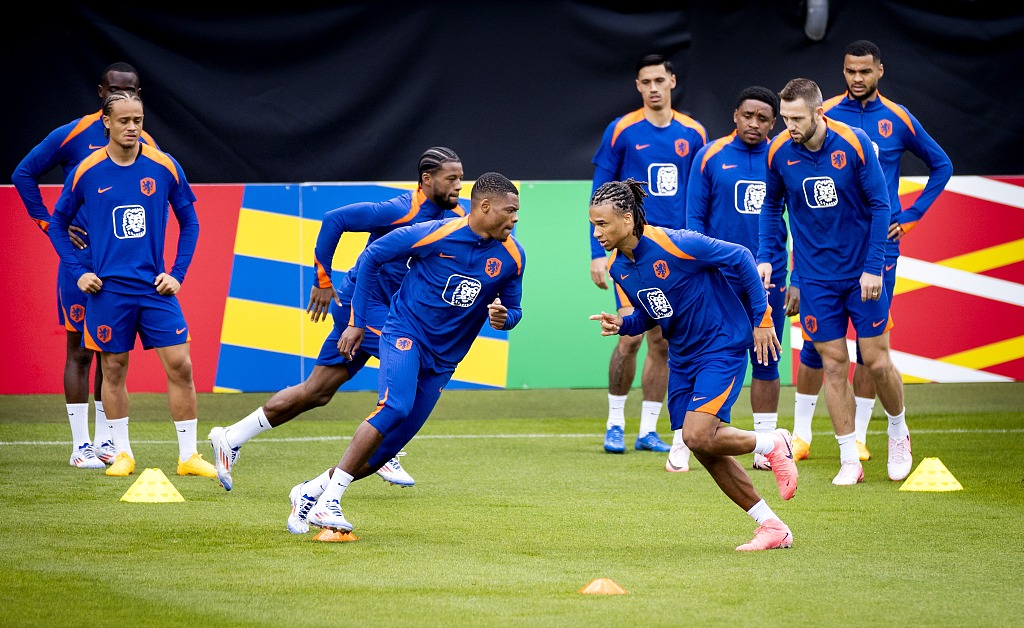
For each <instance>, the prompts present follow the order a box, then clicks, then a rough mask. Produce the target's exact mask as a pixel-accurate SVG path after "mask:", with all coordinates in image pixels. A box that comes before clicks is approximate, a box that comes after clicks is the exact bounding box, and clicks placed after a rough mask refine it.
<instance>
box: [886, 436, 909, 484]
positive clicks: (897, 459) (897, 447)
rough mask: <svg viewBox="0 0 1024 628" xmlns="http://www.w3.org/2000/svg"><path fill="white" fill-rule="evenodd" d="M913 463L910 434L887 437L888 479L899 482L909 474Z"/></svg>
mask: <svg viewBox="0 0 1024 628" xmlns="http://www.w3.org/2000/svg"><path fill="white" fill-rule="evenodd" d="M913 464H914V456H912V455H911V453H910V434H907V435H906V436H904V437H903V438H890V439H889V464H888V467H889V479H890V480H892V481H893V482H900V481H902V480H905V479H907V476H908V475H910V467H911V466H913Z"/></svg>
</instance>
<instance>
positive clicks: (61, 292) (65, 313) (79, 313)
mask: <svg viewBox="0 0 1024 628" xmlns="http://www.w3.org/2000/svg"><path fill="white" fill-rule="evenodd" d="M88 301H89V295H88V294H86V293H85V292H82V291H81V289H79V287H78V280H76V279H75V278H74V277H72V276H71V273H69V272H68V271H67V269H66V268H64V264H63V263H61V264H60V267H59V268H58V269H57V322H58V323H59V324H60V325H63V326H64V329H66V330H68V331H70V332H77V333H79V334H80V333H82V332H83V331H85V307H86V305H87V303H88Z"/></svg>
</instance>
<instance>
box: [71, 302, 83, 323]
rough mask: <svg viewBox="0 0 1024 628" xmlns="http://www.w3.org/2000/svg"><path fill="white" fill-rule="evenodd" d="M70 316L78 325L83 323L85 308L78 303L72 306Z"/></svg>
mask: <svg viewBox="0 0 1024 628" xmlns="http://www.w3.org/2000/svg"><path fill="white" fill-rule="evenodd" d="M70 316H71V320H73V321H75V322H76V323H81V322H82V321H83V320H85V306H84V305H80V304H78V303H76V304H75V305H72V306H71V314H70Z"/></svg>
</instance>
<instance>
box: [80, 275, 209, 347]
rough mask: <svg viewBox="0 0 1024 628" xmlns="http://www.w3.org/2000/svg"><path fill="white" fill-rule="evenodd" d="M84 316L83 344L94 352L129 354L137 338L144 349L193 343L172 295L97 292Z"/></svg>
mask: <svg viewBox="0 0 1024 628" xmlns="http://www.w3.org/2000/svg"><path fill="white" fill-rule="evenodd" d="M86 312H87V315H86V318H85V338H84V341H85V346H86V347H87V348H89V349H92V350H93V351H106V352H108V353H124V352H126V351H131V350H132V349H133V348H135V336H136V334H137V335H138V337H139V338H142V346H143V347H144V348H146V349H152V348H154V347H172V346H174V345H180V344H182V343H185V342H189V341H191V340H192V336H191V334H189V333H188V325H187V324H186V323H185V316H184V314H182V312H181V304H180V303H179V302H178V297H176V296H174V295H173V294H172V295H168V296H164V295H161V294H158V293H157V292H156V291H154V292H152V293H150V294H119V293H117V292H110V291H109V290H100V291H99V292H97V293H96V294H90V295H89V303H88V305H87V306H86Z"/></svg>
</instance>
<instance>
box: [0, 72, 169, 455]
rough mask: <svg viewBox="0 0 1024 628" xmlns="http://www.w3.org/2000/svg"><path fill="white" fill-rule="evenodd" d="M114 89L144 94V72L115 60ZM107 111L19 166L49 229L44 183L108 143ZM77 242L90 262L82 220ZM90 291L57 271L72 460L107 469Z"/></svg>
mask: <svg viewBox="0 0 1024 628" xmlns="http://www.w3.org/2000/svg"><path fill="white" fill-rule="evenodd" d="M114 91H122V92H134V93H139V94H141V92H142V88H141V87H140V86H139V73H138V72H137V71H136V70H135V68H133V67H132V66H130V65H128V64H127V63H122V62H118V63H113V64H111V65H109V66H107V68H106V69H105V70H103V74H102V75H101V76H100V83H99V85H97V86H96V92H97V94H99V97H100V102H101V103H102V102H103V101H104V100H106V98H107V96H108V95H109V94H110V93H111V92H114ZM102 117H103V112H102V110H97V111H96V112H95V113H92V114H89V115H87V116H82V117H81V118H76V119H74V120H72V121H71V122H68V123H67V124H64V125H62V126H59V127H57V128H56V129H54V130H53V131H51V132H50V133H49V134H48V135H47V136H46V137H45V138H44V139H43V141H42V142H40V143H39V144H37V145H36V146H35V148H33V149H32V150H31V151H29V153H28V154H27V155H25V158H24V159H22V160H21V163H19V164H18V167H17V168H15V170H14V174H13V175H12V176H11V181H12V182H13V183H14V187H15V189H17V190H18V195H19V196H21V201H22V202H23V203H24V204H25V208H26V209H27V210H28V215H29V216H30V217H31V218H32V219H33V220H34V221H35V222H36V224H37V225H39V228H40V229H42V230H43V232H44V233H46V231H47V229H48V228H49V224H50V210H49V209H47V207H46V204H45V203H43V196H42V193H41V192H40V191H39V181H40V180H41V179H42V178H43V176H45V175H46V174H47V173H49V172H50V171H52V170H53V169H54V168H56V167H58V166H59V167H60V169H61V175H62V180H63V179H66V178H67V176H68V173H70V172H71V170H72V168H74V167H75V166H77V165H78V162H80V161H82V159H84V158H85V156H86V155H88V154H89V153H91V152H93V151H94V150H96V149H97V148H102V147H103V146H106V145H107V138H106V135H105V132H106V131H105V127H104V126H103V120H102ZM140 141H142V142H146V143H148V144H150V145H151V146H153V147H156V142H154V141H153V138H152V137H150V135H149V134H148V133H146V132H145V131H143V132H142V137H141V138H140ZM69 228H70V230H71V233H70V234H69V235H70V236H71V241H72V243H73V244H74V245H75V247H77V248H78V249H79V253H78V254H79V257H80V259H81V260H83V263H85V260H88V259H89V250H88V236H87V235H86V233H85V228H84V225H83V224H82V223H81V221H76V222H75V223H74V224H72V225H71V226H70V227H69ZM85 305H86V295H85V293H84V292H82V291H81V290H79V289H78V286H77V285H76V284H75V278H74V277H71V276H70V275H69V274H68V273H67V269H66V268H65V267H64V265H63V263H62V264H61V265H60V266H59V268H58V270H57V320H58V324H60V325H61V326H62V327H64V329H65V330H66V331H67V338H66V343H65V344H66V349H65V357H64V401H65V403H66V404H67V410H68V421H69V422H70V423H71V440H72V450H71V458H70V460H69V463H70V464H71V466H73V467H78V468H80V469H103V468H105V465H108V464H111V463H113V462H114V456H115V452H114V442H113V439H112V438H111V435H110V427H109V426H108V425H107V417H106V413H105V412H104V410H103V369H102V368H101V367H100V359H99V354H97V353H96V352H95V351H92V350H91V349H88V348H86V347H85V346H84V345H83V344H82V331H83V329H84V327H83V324H84V321H85V315H86V311H85ZM93 356H96V374H95V377H94V379H93V398H94V399H95V402H96V425H95V428H94V429H95V431H94V434H95V437H94V438H92V439H90V438H89V371H90V370H91V368H92V361H93Z"/></svg>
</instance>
